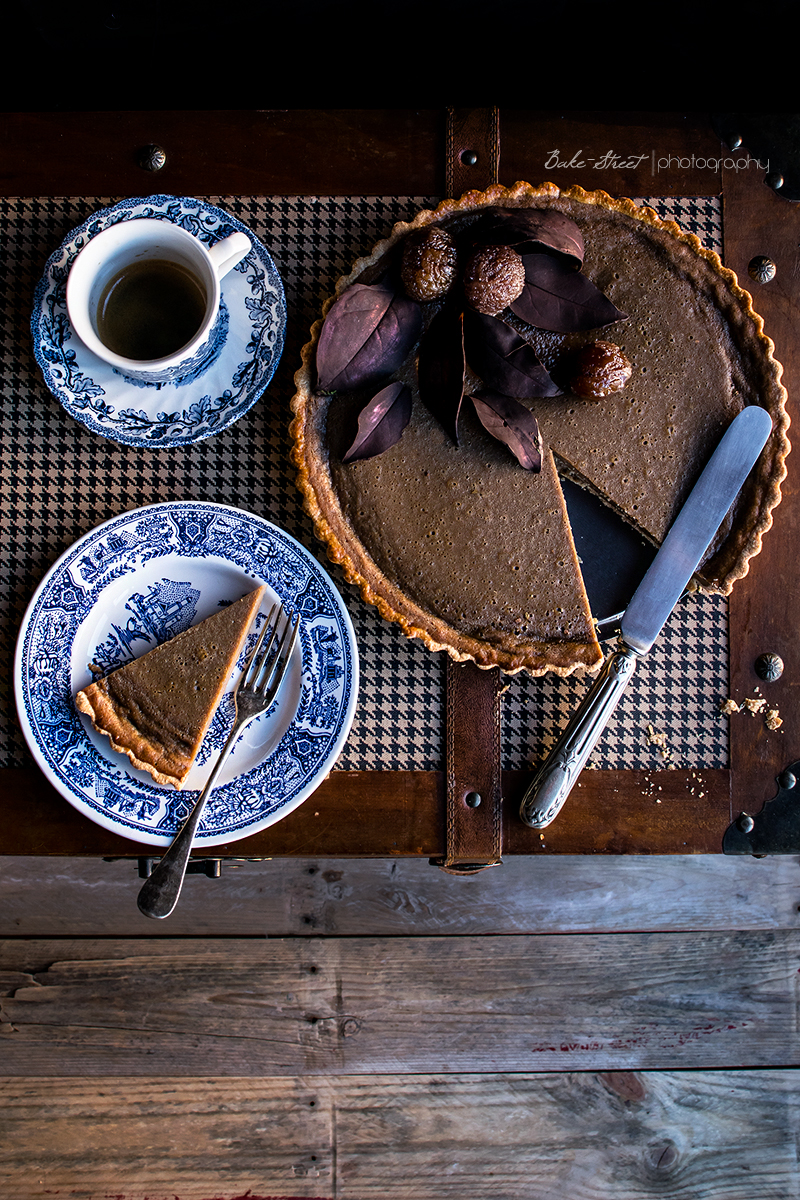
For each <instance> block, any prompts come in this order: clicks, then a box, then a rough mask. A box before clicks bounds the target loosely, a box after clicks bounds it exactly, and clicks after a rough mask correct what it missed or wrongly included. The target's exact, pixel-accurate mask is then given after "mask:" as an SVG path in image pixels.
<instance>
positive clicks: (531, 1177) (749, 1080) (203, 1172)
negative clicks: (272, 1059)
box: [0, 1070, 798, 1200]
mask: <svg viewBox="0 0 800 1200" xmlns="http://www.w3.org/2000/svg"><path fill="white" fill-rule="evenodd" d="M0 1111H1V1113H2V1115H0V1128H1V1129H2V1135H3V1139H2V1146H3V1148H2V1151H1V1152H0V1170H1V1171H2V1176H3V1180H4V1189H5V1190H4V1193H3V1194H4V1196H5V1197H7V1198H8V1200H18V1198H19V1200H22V1198H24V1200H40V1198H42V1200H44V1198H45V1197H48V1200H49V1198H50V1197H52V1196H53V1194H54V1193H56V1194H69V1195H71V1196H80V1197H82V1198H83V1200H101V1198H102V1200H107V1197H108V1196H109V1195H110V1194H113V1195H114V1197H115V1198H116V1200H211V1197H216V1198H219V1200H234V1197H237V1198H243V1197H245V1196H247V1197H249V1198H250V1200H266V1197H270V1198H273V1200H274V1198H277V1197H289V1196H293V1197H323V1196H324V1197H334V1196H335V1197H337V1200H367V1198H372V1197H382V1196H385V1195H387V1194H388V1195H391V1196H392V1197H400V1198H401V1200H402V1198H406V1200H411V1198H412V1197H413V1200H439V1198H440V1197H453V1198H454V1200H463V1197H464V1196H467V1195H470V1196H476V1197H481V1198H485V1200H494V1198H500V1197H502V1198H504V1200H556V1198H557V1197H569V1200H612V1198H613V1200H644V1198H645V1197H655V1196H658V1197H662V1198H666V1200H684V1198H686V1197H698V1196H704V1197H709V1198H710V1200H755V1198H756V1197H759V1198H760V1197H767V1196H769V1197H774V1198H776V1200H777V1198H782V1200H784V1198H785V1200H788V1198H789V1197H794V1196H796V1195H797V1190H796V1148H795V1147H796V1137H797V1134H798V1094H797V1078H796V1074H795V1073H794V1072H792V1071H774V1070H772V1071H770V1070H762V1071H733V1072H727V1073H725V1074H724V1075H721V1074H717V1073H714V1072H704V1071H687V1072H633V1071H630V1072H629V1071H623V1072H603V1073H586V1074H584V1073H568V1074H563V1075H547V1074H532V1073H521V1074H515V1075H506V1074H499V1073H494V1072H493V1073H490V1074H488V1075H481V1076H474V1075H449V1076H446V1077H442V1076H437V1075H429V1074H424V1075H417V1076H398V1075H393V1074H386V1075H378V1076H370V1077H363V1076H361V1077H359V1076H352V1075H342V1076H338V1077H336V1078H331V1079H327V1080H320V1079H316V1078H308V1077H302V1076H301V1077H297V1078H290V1079H281V1078H277V1079H276V1078H266V1079H247V1078H245V1079H241V1078H239V1079H219V1078H210V1077H208V1076H202V1077H200V1078H197V1079H193V1080H185V1079H181V1078H175V1077H167V1078H164V1077H163V1076H151V1077H147V1078H142V1079H138V1080H124V1081H123V1080H119V1079H115V1078H113V1077H105V1078H102V1079H96V1080H84V1079H71V1080H59V1079H51V1078H31V1079H26V1080H14V1081H9V1082H3V1083H1V1084H0ZM566 1130H568V1131H569V1134H568V1137H566V1138H565V1131H566ZM755 1131H757V1136H747V1134H748V1133H750V1134H752V1133H754V1132H755Z"/></svg>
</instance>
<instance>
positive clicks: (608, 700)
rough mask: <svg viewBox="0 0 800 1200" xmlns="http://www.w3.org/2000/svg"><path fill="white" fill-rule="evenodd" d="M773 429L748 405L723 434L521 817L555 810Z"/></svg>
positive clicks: (542, 818) (534, 818)
mask: <svg viewBox="0 0 800 1200" xmlns="http://www.w3.org/2000/svg"><path fill="white" fill-rule="evenodd" d="M771 431H772V420H771V418H770V416H769V413H768V412H767V411H766V409H763V408H759V407H758V406H757V405H752V406H749V407H748V408H745V409H744V410H743V411H742V412H740V413H739V415H738V416H737V417H735V418H734V420H733V421H732V422H731V424H730V425H729V426H728V428H727V430H726V431H725V433H724V434H723V436H722V439H721V440H720V443H719V445H718V446H717V448H716V450H715V451H714V453H713V454H712V456H711V458H710V459H709V461H708V464H707V465H706V467H705V468H704V470H703V472H702V474H701V475H700V478H699V479H698V480H697V483H696V484H695V485H694V487H693V488H692V491H691V492H690V493H689V497H688V499H687V500H686V502H685V504H684V505H683V507H682V508H681V510H680V512H679V513H678V515H677V517H676V518H675V520H674V521H673V523H672V525H671V526H670V529H669V532H668V533H667V536H666V537H665V538H664V541H663V543H662V545H661V549H660V550H659V551H658V554H657V555H656V556H655V558H654V559H653V562H652V563H651V565H650V567H649V569H648V571H647V573H646V575H645V577H644V579H643V580H642V582H641V583H640V584H639V586H638V588H637V589H636V591H635V592H634V594H633V598H632V599H631V602H630V604H629V605H628V607H627V608H626V610H625V612H624V613H623V615H622V620H621V622H620V634H621V637H620V647H619V649H618V650H615V651H614V652H613V653H612V654H610V655H609V657H608V658H607V659H606V661H605V662H604V663H603V666H602V667H601V669H600V673H599V674H598V676H597V679H596V680H595V682H594V683H593V684H592V686H591V688H590V689H589V691H588V692H587V693H586V696H585V697H584V699H583V700H582V702H581V704H580V705H579V707H578V709H577V711H576V713H575V715H574V716H573V717H572V719H571V720H570V722H569V724H568V725H567V727H566V729H565V730H564V732H563V733H562V735H561V737H560V738H559V739H558V741H557V742H556V744H555V746H554V747H553V749H552V750H551V751H550V753H549V754H548V756H547V758H546V759H545V760H544V762H543V763H542V765H541V766H540V767H539V769H538V770H537V771H536V774H535V775H534V777H533V780H532V781H531V783H530V786H529V787H528V790H527V791H526V792H525V795H524V796H523V798H522V805H521V808H520V817H521V818H522V820H523V821H524V822H525V824H526V825H530V826H531V827H532V828H533V829H545V828H546V827H547V826H548V825H550V824H551V822H552V821H554V820H555V818H556V817H557V816H558V814H559V812H560V811H561V808H562V806H563V804H564V801H565V800H566V799H567V797H568V796H569V794H570V792H571V791H572V788H573V787H574V785H575V782H576V780H577V778H578V776H579V775H580V773H581V771H582V770H583V767H584V765H585V763H586V760H587V759H588V757H589V755H590V754H591V752H592V750H593V749H594V747H595V746H596V744H597V742H598V740H599V738H600V735H601V734H602V732H603V730H604V729H605V727H606V725H607V724H608V721H609V718H610V717H611V714H612V713H613V712H614V709H615V708H616V707H617V704H618V703H619V700H620V697H621V696H622V693H623V691H624V690H625V688H626V686H627V685H628V683H629V682H630V680H631V678H632V676H633V672H634V670H635V668H636V661H637V659H638V658H641V657H642V656H643V655H645V654H647V652H648V650H649V649H650V647H651V646H652V645H653V642H654V641H655V640H656V638H657V637H658V635H659V633H660V632H661V630H662V628H663V626H664V623H665V622H666V620H667V618H668V617H669V615H670V613H671V612H672V609H673V608H674V606H675V604H676V603H677V602H678V600H679V599H680V597H681V596H682V594H683V591H684V588H685V587H686V585H687V584H688V582H689V580H690V579H691V578H692V576H693V575H694V572H695V570H696V569H697V567H698V565H699V563H700V560H701V559H702V557H703V555H704V554H705V552H706V550H707V549H708V547H709V545H710V544H711V539H712V538H713V537H714V534H715V533H716V532H717V530H718V529H719V527H720V525H721V524H722V522H723V520H724V518H725V516H726V514H727V512H728V510H729V509H730V507H731V505H732V504H733V502H734V500H735V499H736V497H737V495H738V494H739V491H740V489H741V487H742V485H743V484H744V481H745V479H746V478H747V476H748V475H749V473H750V471H751V469H752V467H753V465H754V464H755V462H756V459H757V458H758V456H759V454H760V453H761V451H762V449H763V448H764V445H765V443H766V441H767V438H768V437H769V435H770V433H771Z"/></svg>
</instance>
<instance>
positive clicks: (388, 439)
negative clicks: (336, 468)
mask: <svg viewBox="0 0 800 1200" xmlns="http://www.w3.org/2000/svg"><path fill="white" fill-rule="evenodd" d="M410 418H411V389H410V388H408V387H406V385H405V384H404V383H390V384H389V386H388V387H385V388H383V390H382V391H380V392H378V394H377V396H373V398H372V399H371V400H370V402H369V404H366V405H365V406H364V408H362V410H361V412H360V413H359V415H358V433H357V434H356V438H355V441H354V442H353V444H352V446H351V447H350V449H349V450H348V451H347V453H346V454H345V455H344V456H343V459H342V461H343V462H355V461H356V459H359V458H374V456H375V455H376V454H382V453H383V451H384V450H388V449H389V447H390V446H393V445H394V444H395V442H398V441H399V440H400V437H401V434H402V432H403V430H404V429H405V427H406V425H407V424H408V422H409V420H410Z"/></svg>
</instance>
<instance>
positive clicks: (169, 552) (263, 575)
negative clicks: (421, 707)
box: [14, 501, 358, 846]
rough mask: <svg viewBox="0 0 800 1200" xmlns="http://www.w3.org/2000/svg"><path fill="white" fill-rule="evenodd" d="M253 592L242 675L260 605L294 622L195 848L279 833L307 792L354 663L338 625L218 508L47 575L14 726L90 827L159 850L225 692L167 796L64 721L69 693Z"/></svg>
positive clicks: (18, 671)
mask: <svg viewBox="0 0 800 1200" xmlns="http://www.w3.org/2000/svg"><path fill="white" fill-rule="evenodd" d="M259 583H265V584H266V585H267V594H266V596H265V599H264V602H263V605H262V609H261V611H260V613H259V614H258V615H257V617H256V621H255V623H254V627H253V629H252V630H251V633H250V635H249V636H248V641H247V644H246V645H245V648H244V651H243V653H242V656H241V659H240V666H242V665H243V664H244V661H245V658H246V655H247V654H248V653H249V651H250V649H251V648H252V646H253V643H254V641H255V638H256V637H257V634H258V631H259V629H260V627H261V625H262V624H263V622H264V621H265V620H266V616H267V613H268V612H269V609H270V607H271V605H272V604H273V603H274V601H275V600H276V599H277V600H280V601H281V602H282V603H283V604H284V605H285V606H286V608H287V610H288V611H290V612H292V613H294V612H298V611H299V613H300V616H301V621H300V637H299V639H298V644H297V646H296V647H295V651H294V657H293V661H292V663H291V666H290V670H289V674H288V676H287V680H286V682H285V683H284V686H283V688H282V690H281V692H280V694H279V696H278V699H277V700H276V702H275V704H274V705H273V706H272V707H271V708H270V710H269V711H268V712H266V713H264V714H262V716H260V717H259V718H257V720H256V721H255V722H254V723H253V724H252V725H251V726H250V727H249V729H248V730H246V731H245V733H244V734H243V735H242V737H241V738H240V740H239V741H238V742H237V743H236V746H235V748H234V750H233V753H232V754H231V756H230V758H229V760H228V762H227V764H226V766H225V768H224V770H223V773H222V776H221V780H220V783H219V784H218V785H217V788H216V789H215V791H214V792H213V793H212V795H211V798H210V800H209V802H208V805H207V807H206V810H205V812H204V814H203V819H202V822H201V826H200V830H199V832H198V836H197V841H198V843H199V844H201V845H206V846H213V845H217V844H219V843H221V842H229V841H234V840H236V839H237V838H242V837H246V836H247V835H248V834H251V833H255V832H257V831H258V830H260V829H264V828H266V827H267V826H269V825H272V824H274V823H275V822H276V821H279V820H281V819H282V818H283V817H284V816H286V815H287V814H288V813H290V812H292V811H293V810H294V809H295V808H297V807H298V805H299V804H301V803H302V802H303V800H305V799H306V798H307V797H308V796H309V795H310V794H311V793H312V792H313V791H314V790H315V789H316V787H318V785H319V784H320V783H321V782H322V780H323V779H324V778H325V776H326V775H327V774H328V772H329V771H330V769H331V767H332V766H333V764H334V762H335V761H336V759H337V758H338V756H339V754H340V752H341V750H342V748H343V746H344V743H345V741H346V739H347V735H348V733H349V731H350V726H351V724H352V720H353V715H354V712H355V704H356V695H357V691H358V651H357V648H356V642H355V637H354V634H353V628H352V625H351V623H350V618H349V615H348V613H347V610H346V608H345V606H344V604H343V602H342V600H341V598H340V596H339V594H338V592H337V591H336V590H335V588H334V587H333V584H332V583H331V581H330V579H329V578H328V576H327V575H326V573H325V571H324V570H323V568H322V567H321V566H320V565H319V563H317V561H316V560H315V559H314V558H312V557H311V555H310V554H309V553H308V551H306V550H305V549H304V548H303V547H302V546H301V545H300V544H299V543H298V542H296V541H295V540H294V539H293V538H292V537H290V535H289V534H287V533H284V532H283V531H282V530H280V529H278V528H277V527H276V526H274V525H272V524H271V523H270V522H268V521H265V520H264V519H263V518H261V517H257V516H254V515H252V514H250V513H246V512H243V511H242V510H240V509H235V508H229V507H227V506H225V505H220V504H207V503H202V502H195V501H186V502H171V503H165V504H155V505H152V506H149V507H147V508H141V509H137V510H134V511H133V512H127V513H123V514H121V515H120V516H118V517H114V518H112V519H111V520H110V521H107V522H105V523H104V524H103V525H100V526H98V527H97V528H96V529H94V530H92V531H91V532H90V533H88V534H86V535H85V536H84V537H82V538H81V539H80V540H79V541H78V542H76V543H75V544H74V545H73V546H72V547H71V548H70V549H69V550H68V551H67V552H66V553H65V554H64V555H63V556H62V557H61V558H60V559H59V561H58V562H57V563H56V564H55V565H54V566H53V567H52V568H51V569H50V571H49V572H48V574H47V575H46V576H45V578H44V579H43V581H42V582H41V584H40V585H39V588H38V589H37V591H36V593H35V595H34V597H33V599H32V601H31V603H30V605H29V607H28V611H27V612H26V614H25V618H24V620H23V623H22V627H21V629H20V633H19V638H18V641H17V653H16V662H15V672H14V675H15V687H16V696H17V711H18V713H19V718H20V722H21V725H22V729H23V733H24V735H25V738H26V740H27V742H28V746H29V748H30V750H31V752H32V753H33V755H34V757H35V759H36V761H37V763H38V765H39V766H40V767H41V769H42V771H43V772H44V773H45V775H46V776H47V778H48V779H49V781H50V782H51V783H52V784H53V786H54V787H55V788H57V790H58V791H59V792H60V793H61V794H62V795H63V796H64V797H65V798H66V799H67V800H69V802H70V803H71V804H73V805H74V806H75V808H77V809H78V810H79V811H81V812H83V813H84V814H85V815H86V816H88V817H89V818H91V820H93V821H95V822H97V823H98V824H99V825H102V826H104V827H105V828H107V829H110V830H112V831H113V832H115V833H119V834H121V835H123V836H125V837H129V838H131V839H133V840H134V841H138V842H145V843H150V844H153V845H166V844H168V843H169V842H170V841H171V840H172V838H173V836H174V835H175V833H176V832H177V831H178V829H179V828H180V826H181V825H182V823H183V821H184V820H185V819H186V817H187V816H188V813H189V811H190V809H191V807H192V805H193V803H194V801H195V800H196V798H197V793H198V791H199V789H200V788H202V786H203V784H204V783H205V780H206V778H207V776H208V774H209V772H210V770H211V767H212V765H213V762H214V760H215V758H216V755H215V753H214V752H215V751H217V750H219V749H221V747H222V745H223V744H224V741H225V739H226V737H227V734H228V731H229V729H230V726H231V722H232V720H233V696H232V688H233V683H234V682H235V676H234V677H232V679H231V682H230V686H229V690H228V692H227V693H226V694H225V696H223V699H222V702H221V704H220V706H219V708H218V710H217V713H216V715H215V717H214V720H213V722H212V724H211V727H210V728H209V730H208V733H207V734H206V737H205V739H204V741H203V744H202V746H201V748H200V753H199V754H198V757H197V761H196V762H195V764H194V766H193V767H192V770H191V772H190V774H189V777H188V779H187V782H186V786H185V788H184V790H182V791H175V790H173V789H172V788H168V787H163V786H161V785H159V784H157V783H155V782H154V781H153V780H152V779H151V777H150V776H149V775H148V774H146V773H145V772H142V771H137V770H135V769H134V768H132V767H131V765H130V763H129V762H128V760H127V759H126V758H125V756H124V755H121V754H117V753H116V752H115V751H114V750H113V749H112V748H111V746H110V743H109V742H108V739H107V738H104V737H102V736H101V735H99V734H97V733H96V732H95V731H94V729H93V728H92V726H91V723H90V722H89V721H88V720H87V719H86V718H85V717H83V716H81V714H80V713H79V712H78V710H77V709H76V707H75V704H74V700H73V697H74V695H75V693H76V692H77V691H78V690H79V689H80V688H82V687H85V686H86V684H87V683H89V682H90V681H91V679H92V678H93V677H97V676H98V675H105V674H107V673H108V671H109V670H113V669H114V668H115V667H117V666H120V665H121V664H122V663H124V662H126V661H128V660H129V659H131V658H134V657H138V656H139V655H141V654H143V653H145V652H146V651H147V650H148V649H149V648H151V647H152V646H153V645H155V644H157V643H158V642H161V641H163V640H165V638H167V637H172V636H174V634H176V633H179V632H180V631H181V630H182V629H185V628H187V627H188V626H189V625H192V624H194V623H195V622H196V621H199V620H202V619H203V618H205V617H207V616H209V615H210V614H211V613H212V612H213V611H215V610H216V609H217V608H219V607H220V605H224V604H228V603H231V602H232V601H234V600H236V599H238V597H239V596H242V595H244V594H245V592H247V591H249V590H252V588H253V587H256V586H258V584H259Z"/></svg>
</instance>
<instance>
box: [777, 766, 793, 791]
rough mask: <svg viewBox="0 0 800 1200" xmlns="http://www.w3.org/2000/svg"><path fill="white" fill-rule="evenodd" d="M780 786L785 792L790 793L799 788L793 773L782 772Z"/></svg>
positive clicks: (779, 779) (779, 780)
mask: <svg viewBox="0 0 800 1200" xmlns="http://www.w3.org/2000/svg"><path fill="white" fill-rule="evenodd" d="M778 786H779V787H782V788H783V790H784V791H785V792H790V791H791V790H792V788H793V787H796V786H797V779H796V778H795V776H794V774H793V773H792V772H791V771H781V773H780V775H779V776H778Z"/></svg>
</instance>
